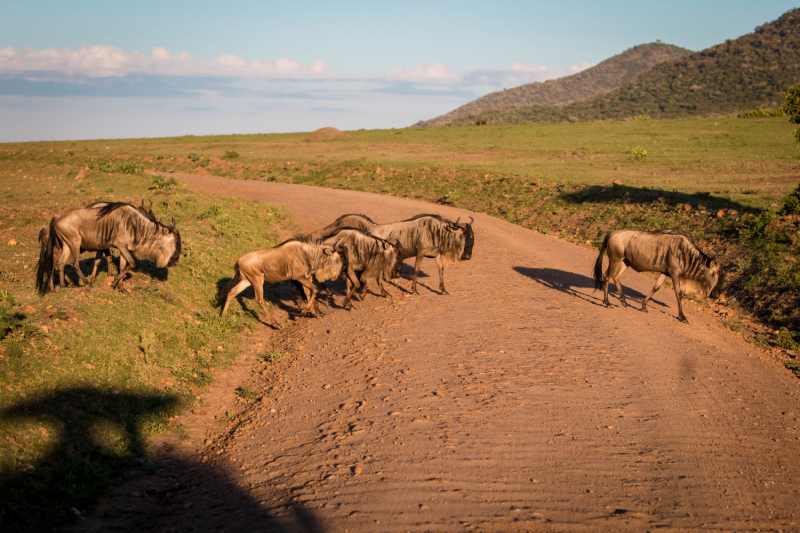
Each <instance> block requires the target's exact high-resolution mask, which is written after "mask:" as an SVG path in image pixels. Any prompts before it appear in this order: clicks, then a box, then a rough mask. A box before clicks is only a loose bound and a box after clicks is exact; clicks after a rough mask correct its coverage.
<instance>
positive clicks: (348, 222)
mask: <svg viewBox="0 0 800 533" xmlns="http://www.w3.org/2000/svg"><path fill="white" fill-rule="evenodd" d="M374 226H377V224H376V223H375V222H373V221H372V219H371V218H369V217H368V216H367V215H358V214H349V215H342V216H340V217H339V218H337V219H336V220H334V221H333V222H332V223H330V224H328V225H327V226H325V227H324V228H322V229H318V230H317V231H315V232H313V233H309V234H308V235H305V236H304V238H305V239H311V240H318V239H320V238H322V237H324V236H326V235H330V234H331V233H333V231H334V230H335V229H337V228H353V229H360V230H361V231H366V232H369V230H370V229H372V228H373V227H374Z"/></svg>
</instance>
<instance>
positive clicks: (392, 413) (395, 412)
mask: <svg viewBox="0 0 800 533" xmlns="http://www.w3.org/2000/svg"><path fill="white" fill-rule="evenodd" d="M399 414H400V411H392V412H391V413H389V416H398V415H399Z"/></svg>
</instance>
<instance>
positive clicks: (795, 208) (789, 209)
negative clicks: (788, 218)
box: [781, 185, 800, 215]
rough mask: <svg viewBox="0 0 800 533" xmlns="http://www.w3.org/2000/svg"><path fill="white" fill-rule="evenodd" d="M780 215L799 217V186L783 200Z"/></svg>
mask: <svg viewBox="0 0 800 533" xmlns="http://www.w3.org/2000/svg"><path fill="white" fill-rule="evenodd" d="M781 215H800V185H798V186H797V188H796V189H795V190H794V191H793V192H791V193H790V194H789V196H787V197H786V199H784V201H783V208H782V209H781Z"/></svg>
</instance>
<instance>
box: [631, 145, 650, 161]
mask: <svg viewBox="0 0 800 533" xmlns="http://www.w3.org/2000/svg"><path fill="white" fill-rule="evenodd" d="M631 155H632V156H633V158H634V159H636V160H637V161H647V150H645V149H644V147H642V146H637V147H636V148H634V149H633V152H631Z"/></svg>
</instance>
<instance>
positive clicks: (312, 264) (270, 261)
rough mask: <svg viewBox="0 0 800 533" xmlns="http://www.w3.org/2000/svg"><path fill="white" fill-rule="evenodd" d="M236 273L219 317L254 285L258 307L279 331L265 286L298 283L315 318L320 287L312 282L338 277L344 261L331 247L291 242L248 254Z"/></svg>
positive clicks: (238, 262) (226, 289) (237, 266)
mask: <svg viewBox="0 0 800 533" xmlns="http://www.w3.org/2000/svg"><path fill="white" fill-rule="evenodd" d="M342 253H344V252H342ZM233 269H234V276H233V279H232V280H231V281H230V282H229V283H228V284H227V286H226V287H225V289H223V291H222V294H224V293H225V292H227V296H226V297H225V305H224V306H223V307H222V312H221V313H220V314H221V315H224V314H225V313H226V312H227V311H228V306H229V305H230V303H231V300H233V298H234V297H236V295H237V294H239V293H240V292H242V291H243V290H245V289H246V288H247V287H249V286H250V285H252V286H253V290H254V291H255V293H256V303H257V304H258V305H259V306H260V307H261V309H262V310H263V311H264V314H265V315H267V317H269V320H270V321H271V322H272V324H273V325H274V326H275V327H277V328H278V329H280V327H281V326H280V325H279V324H278V322H277V321H276V320H275V318H274V317H273V316H272V314H271V313H270V312H269V311H268V310H267V307H266V305H264V282H265V281H267V282H269V283H277V282H279V281H288V280H294V281H297V282H299V283H300V284H302V286H303V288H304V291H305V293H306V298H307V302H306V305H305V310H306V311H309V312H311V313H312V314H315V315H316V314H318V313H319V309H318V308H317V303H316V297H317V287H316V285H314V282H313V280H314V278H316V279H317V281H320V282H322V281H327V280H329V279H336V278H337V277H339V273H340V272H341V270H342V258H341V256H340V255H339V251H338V250H336V249H334V248H333V247H331V246H318V245H315V244H311V243H307V242H302V241H299V240H297V239H289V240H288V241H285V242H283V243H281V244H279V245H277V246H275V247H274V248H268V249H266V250H258V251H255V252H250V253H248V254H245V255H244V256H242V257H241V259H239V260H238V261H237V262H236V264H235V265H234V267H233ZM222 294H220V297H221V296H222Z"/></svg>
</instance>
